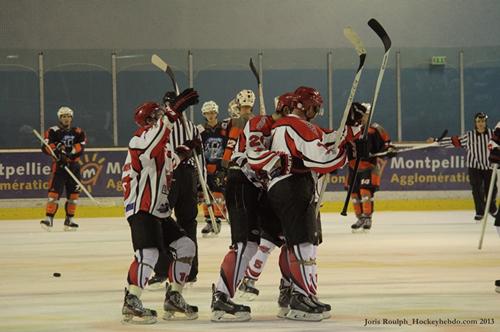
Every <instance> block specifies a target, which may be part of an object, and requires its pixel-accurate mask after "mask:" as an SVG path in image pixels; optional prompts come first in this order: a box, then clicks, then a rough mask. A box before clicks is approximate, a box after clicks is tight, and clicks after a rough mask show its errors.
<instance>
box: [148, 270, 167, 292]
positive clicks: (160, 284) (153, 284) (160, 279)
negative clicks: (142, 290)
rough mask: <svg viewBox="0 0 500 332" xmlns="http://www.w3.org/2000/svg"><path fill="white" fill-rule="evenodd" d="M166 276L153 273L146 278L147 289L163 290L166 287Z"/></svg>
mask: <svg viewBox="0 0 500 332" xmlns="http://www.w3.org/2000/svg"><path fill="white" fill-rule="evenodd" d="M166 282H167V277H166V276H161V275H158V274H155V275H154V276H152V277H151V279H149V280H148V288H147V289H148V290H150V291H158V290H163V289H165V287H166Z"/></svg>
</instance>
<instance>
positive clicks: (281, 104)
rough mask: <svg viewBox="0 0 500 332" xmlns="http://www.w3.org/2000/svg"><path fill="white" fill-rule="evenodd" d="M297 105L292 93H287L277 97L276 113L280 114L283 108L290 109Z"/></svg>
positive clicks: (295, 97)
mask: <svg viewBox="0 0 500 332" xmlns="http://www.w3.org/2000/svg"><path fill="white" fill-rule="evenodd" d="M296 104H297V96H296V95H295V93H293V92H287V93H285V94H282V95H281V96H279V97H278V102H277V103H276V113H282V112H283V111H284V110H285V107H288V109H292V108H293V107H294V106H295V105H296Z"/></svg>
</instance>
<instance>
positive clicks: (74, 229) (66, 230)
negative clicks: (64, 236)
mask: <svg viewBox="0 0 500 332" xmlns="http://www.w3.org/2000/svg"><path fill="white" fill-rule="evenodd" d="M76 230H77V228H76V227H69V226H64V231H65V232H76Z"/></svg>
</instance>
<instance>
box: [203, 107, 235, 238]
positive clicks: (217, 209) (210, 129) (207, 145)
mask: <svg viewBox="0 0 500 332" xmlns="http://www.w3.org/2000/svg"><path fill="white" fill-rule="evenodd" d="M201 113H202V114H203V116H204V117H205V119H206V122H205V124H203V125H202V126H201V128H199V131H200V132H201V138H202V141H203V152H204V157H205V162H206V167H207V185H208V189H209V190H210V191H211V192H212V194H213V199H215V201H213V202H212V207H213V209H214V214H215V218H216V222H217V223H218V224H219V227H218V228H219V229H220V224H221V220H222V219H225V216H226V215H227V211H226V202H225V200H224V186H225V172H224V171H222V165H221V161H222V155H223V154H224V149H225V147H226V144H227V136H228V125H229V123H228V122H227V121H224V122H220V121H218V119H217V117H218V114H219V106H218V105H217V104H216V103H215V102H214V101H213V100H210V101H207V102H205V103H203V105H202V107H201ZM203 212H204V216H205V222H206V225H205V227H203V229H202V230H201V233H202V235H203V236H208V235H210V234H215V233H213V227H212V221H211V220H210V215H209V212H208V207H207V205H206V204H203Z"/></svg>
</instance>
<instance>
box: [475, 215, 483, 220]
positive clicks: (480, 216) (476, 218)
mask: <svg viewBox="0 0 500 332" xmlns="http://www.w3.org/2000/svg"><path fill="white" fill-rule="evenodd" d="M482 219H483V215H482V214H476V215H475V216H474V220H475V221H481V220H482Z"/></svg>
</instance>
